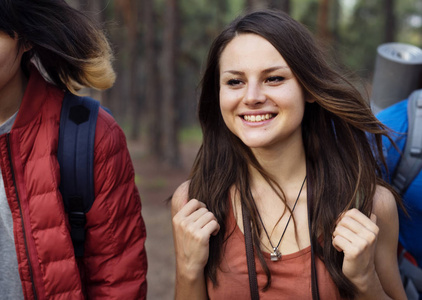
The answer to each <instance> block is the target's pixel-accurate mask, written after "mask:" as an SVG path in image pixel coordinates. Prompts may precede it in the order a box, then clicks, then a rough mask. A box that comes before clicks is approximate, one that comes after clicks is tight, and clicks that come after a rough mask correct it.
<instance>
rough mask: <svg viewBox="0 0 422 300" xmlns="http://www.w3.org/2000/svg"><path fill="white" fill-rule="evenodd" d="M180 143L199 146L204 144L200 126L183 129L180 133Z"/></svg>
mask: <svg viewBox="0 0 422 300" xmlns="http://www.w3.org/2000/svg"><path fill="white" fill-rule="evenodd" d="M179 135H180V141H181V142H182V143H195V144H199V143H201V142H202V131H201V127H199V126H191V127H185V128H182V130H181V131H180V133H179Z"/></svg>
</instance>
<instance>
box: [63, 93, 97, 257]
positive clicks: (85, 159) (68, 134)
mask: <svg viewBox="0 0 422 300" xmlns="http://www.w3.org/2000/svg"><path fill="white" fill-rule="evenodd" d="M99 106H100V104H99V102H98V101H95V100H94V99H92V98H89V97H79V96H76V95H73V94H71V93H66V94H65V96H64V99H63V105H62V110H61V116H60V131H59V145H58V152H57V159H58V161H59V164H60V177H61V179H60V192H61V194H62V197H63V202H64V207H65V210H66V212H68V214H69V222H70V225H71V237H72V241H73V244H74V247H75V255H76V256H82V255H83V243H84V240H85V229H84V227H85V213H86V212H88V211H89V209H90V208H91V206H92V204H93V202H94V197H95V193H94V141H95V127H96V123H97V116H98V110H99Z"/></svg>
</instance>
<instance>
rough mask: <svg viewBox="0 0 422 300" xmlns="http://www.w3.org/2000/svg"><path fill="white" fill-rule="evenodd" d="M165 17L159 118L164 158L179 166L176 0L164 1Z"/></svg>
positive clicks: (167, 161)
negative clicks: (161, 100) (162, 88)
mask: <svg viewBox="0 0 422 300" xmlns="http://www.w3.org/2000/svg"><path fill="white" fill-rule="evenodd" d="M166 4H167V5H166V12H165V14H166V18H165V22H166V24H165V29H164V40H163V66H165V70H163V73H162V79H163V87H164V90H163V107H162V108H163V109H162V114H161V118H160V120H161V121H162V122H163V143H162V145H163V147H164V148H163V150H164V160H165V162H166V163H168V164H170V165H172V166H180V164H181V161H180V150H179V139H178V119H177V109H176V77H177V70H176V68H177V67H176V56H177V45H176V41H177V33H178V6H177V4H178V3H177V0H167V1H166Z"/></svg>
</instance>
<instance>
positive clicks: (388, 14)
mask: <svg viewBox="0 0 422 300" xmlns="http://www.w3.org/2000/svg"><path fill="white" fill-rule="evenodd" d="M383 15H384V20H385V25H384V42H385V43H390V42H393V41H394V37H395V33H396V19H395V15H394V0H384V14H383Z"/></svg>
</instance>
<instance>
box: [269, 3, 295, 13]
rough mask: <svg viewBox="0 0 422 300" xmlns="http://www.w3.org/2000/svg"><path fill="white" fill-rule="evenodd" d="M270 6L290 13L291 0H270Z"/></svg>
mask: <svg viewBox="0 0 422 300" xmlns="http://www.w3.org/2000/svg"><path fill="white" fill-rule="evenodd" d="M268 6H269V7H271V8H275V9H279V10H282V11H284V12H286V13H288V14H290V0H269V4H268Z"/></svg>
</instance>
